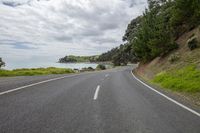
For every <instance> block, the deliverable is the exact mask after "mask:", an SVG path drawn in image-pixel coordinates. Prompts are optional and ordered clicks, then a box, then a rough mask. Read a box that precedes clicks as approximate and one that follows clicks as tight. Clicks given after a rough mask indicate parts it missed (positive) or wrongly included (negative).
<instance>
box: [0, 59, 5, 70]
mask: <svg viewBox="0 0 200 133" xmlns="http://www.w3.org/2000/svg"><path fill="white" fill-rule="evenodd" d="M4 66H5V62H4V61H3V60H2V58H1V57H0V68H1V67H4Z"/></svg>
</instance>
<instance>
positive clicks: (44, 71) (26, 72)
mask: <svg viewBox="0 0 200 133" xmlns="http://www.w3.org/2000/svg"><path fill="white" fill-rule="evenodd" d="M67 73H74V71H73V70H71V69H66V68H55V67H49V68H31V69H15V70H0V77H11V76H33V75H48V74H67Z"/></svg>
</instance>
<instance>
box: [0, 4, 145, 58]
mask: <svg viewBox="0 0 200 133" xmlns="http://www.w3.org/2000/svg"><path fill="white" fill-rule="evenodd" d="M145 6H146V0H0V18H1V19H0V31H1V32H0V57H3V58H5V59H6V60H8V61H10V62H11V61H15V62H17V61H18V60H25V59H27V58H28V59H32V58H34V57H35V58H40V57H46V58H47V57H48V58H50V57H52V58H51V59H52V60H56V59H58V58H59V57H62V56H64V55H65V54H77V55H94V54H100V53H102V52H105V51H107V50H108V49H110V48H112V47H115V46H118V45H119V44H120V43H122V42H121V38H122V36H123V34H124V32H125V29H126V26H127V24H128V23H129V22H130V20H131V19H133V18H134V17H136V16H138V15H140V14H142V12H143V10H144V8H145ZM21 43H22V44H23V46H22V45H20V44H21ZM18 45H19V46H18ZM24 45H26V46H24ZM18 47H19V48H18ZM24 55H26V56H24Z"/></svg>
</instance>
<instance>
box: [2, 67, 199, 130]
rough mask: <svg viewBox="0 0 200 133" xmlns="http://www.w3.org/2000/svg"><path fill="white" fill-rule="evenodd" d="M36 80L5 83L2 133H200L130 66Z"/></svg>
mask: <svg viewBox="0 0 200 133" xmlns="http://www.w3.org/2000/svg"><path fill="white" fill-rule="evenodd" d="M59 76H60V77H61V76H62V75H59ZM32 78H33V77H27V78H26V77H23V78H22V77H18V78H6V79H0V133H200V117H199V116H198V115H196V114H194V113H192V112H191V111H188V110H187V109H184V108H183V107H181V106H179V105H177V104H175V103H174V102H172V101H170V100H168V99H166V98H165V97H163V96H161V95H159V94H158V93H156V92H154V91H152V90H151V89H149V88H148V87H146V86H145V85H143V84H141V83H140V82H139V81H138V80H136V79H135V78H134V77H133V76H132V74H131V67H124V68H118V69H113V70H107V71H102V72H94V73H83V74H78V75H69V76H65V77H63V78H57V79H55V80H48V81H45V82H41V81H43V80H47V79H51V78H55V77H48V76H47V77H45V76H43V77H42V78H41V77H38V78H37V76H36V77H34V78H35V80H33V79H32ZM36 79H37V80H36ZM38 79H39V80H38ZM25 81H26V82H25ZM36 81H37V84H34V85H31V86H27V85H28V83H35V82H36ZM38 82H39V83H38ZM22 85H26V87H22V88H18V87H20V86H22ZM15 87H16V88H18V89H16V88H15Z"/></svg>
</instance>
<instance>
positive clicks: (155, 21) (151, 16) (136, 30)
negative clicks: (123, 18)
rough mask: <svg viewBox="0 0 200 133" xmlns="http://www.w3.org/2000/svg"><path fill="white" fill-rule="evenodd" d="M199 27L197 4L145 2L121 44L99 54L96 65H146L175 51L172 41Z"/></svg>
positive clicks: (186, 0) (180, 0) (165, 0)
mask: <svg viewBox="0 0 200 133" xmlns="http://www.w3.org/2000/svg"><path fill="white" fill-rule="evenodd" d="M199 24H200V0H148V8H147V9H146V10H145V12H144V13H143V15H142V16H138V17H137V18H135V19H133V20H132V21H131V22H130V24H129V25H128V27H127V29H126V32H125V35H124V36H123V38H122V39H123V41H124V42H125V44H122V45H120V46H119V47H117V48H113V49H112V50H110V51H108V52H106V53H103V54H102V55H100V56H99V58H98V59H97V60H98V61H112V62H113V63H114V64H115V65H126V64H127V63H128V62H147V61H150V60H152V59H154V58H155V57H158V56H163V55H166V54H167V53H169V52H170V51H172V50H173V49H176V48H178V45H177V44H176V43H175V40H176V39H177V38H178V37H180V36H181V35H182V34H183V33H185V32H188V31H190V30H192V29H193V28H195V27H196V26H198V25H199Z"/></svg>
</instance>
